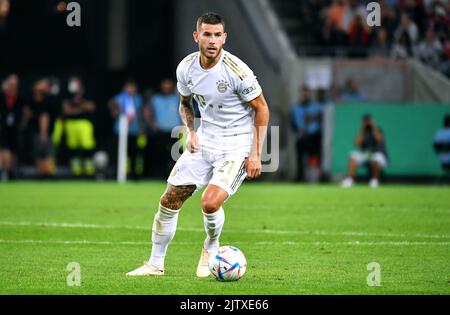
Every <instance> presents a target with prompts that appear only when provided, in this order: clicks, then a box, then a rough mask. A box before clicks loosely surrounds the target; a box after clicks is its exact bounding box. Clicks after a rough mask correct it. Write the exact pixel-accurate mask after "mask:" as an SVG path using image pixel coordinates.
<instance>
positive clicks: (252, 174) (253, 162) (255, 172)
mask: <svg viewBox="0 0 450 315" xmlns="http://www.w3.org/2000/svg"><path fill="white" fill-rule="evenodd" d="M245 170H246V172H247V177H246V178H247V179H253V178H257V177H259V176H260V175H261V158H259V157H257V156H253V155H250V156H249V157H248V158H247V159H246V160H245Z"/></svg>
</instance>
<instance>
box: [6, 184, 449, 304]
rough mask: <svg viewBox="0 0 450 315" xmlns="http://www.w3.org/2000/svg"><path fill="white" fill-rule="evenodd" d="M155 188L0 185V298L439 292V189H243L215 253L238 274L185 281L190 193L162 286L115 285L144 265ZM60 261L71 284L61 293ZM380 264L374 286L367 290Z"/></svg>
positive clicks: (196, 224)
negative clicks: (224, 248)
mask: <svg viewBox="0 0 450 315" xmlns="http://www.w3.org/2000/svg"><path fill="white" fill-rule="evenodd" d="M164 188H165V183H163V182H142V183H127V184H124V185H119V184H116V183H112V182H106V183H94V182H42V183H41V182H16V183H8V184H0V252H1V255H0V294H276V295H277V294H283V295H284V294H450V190H449V189H448V188H447V187H433V186H397V185H395V186H394V185H387V186H381V187H380V188H379V189H375V190H374V189H370V188H368V187H367V186H366V185H359V186H357V187H354V188H352V189H341V188H339V187H337V186H334V185H317V186H315V185H311V186H310V185H296V184H281V183H273V184H271V183H254V182H251V183H245V184H244V185H243V186H241V188H240V189H239V191H238V192H237V194H236V195H235V196H233V197H232V198H231V199H230V200H229V201H227V202H226V204H225V206H224V208H225V213H226V222H225V226H224V229H223V232H222V237H221V244H222V245H225V244H229V245H235V246H237V247H239V248H241V249H242V251H243V252H244V254H245V255H246V257H247V261H248V269H247V273H246V274H245V276H244V277H243V278H242V279H241V280H240V281H237V282H233V283H220V282H217V281H216V280H214V279H213V278H212V277H209V278H206V279H200V278H197V277H196V276H195V270H196V265H197V262H198V259H199V255H200V250H201V246H202V242H203V239H204V236H205V234H204V231H203V219H202V215H201V212H200V206H199V204H200V203H199V199H200V194H197V195H195V196H194V197H192V198H191V199H190V200H188V201H187V203H186V204H185V205H184V207H183V210H182V212H181V214H180V217H179V221H178V228H179V229H178V230H177V233H176V235H175V238H174V240H173V243H172V244H171V246H170V247H169V251H168V256H167V258H166V275H165V276H164V277H157V278H155V277H138V278H135V277H125V273H126V272H128V271H130V270H132V269H134V268H136V267H138V266H140V265H141V264H142V262H143V261H144V260H146V259H148V257H149V253H150V248H151V245H150V240H151V224H152V221H153V216H154V213H155V211H156V206H157V204H158V199H159V196H160V195H161V193H162V192H163V190H164ZM70 262H77V263H78V264H79V265H80V268H81V285H80V286H68V285H67V281H66V279H67V277H68V275H69V273H70V271H68V270H66V268H67V265H68V264H69V263H70ZM371 262H376V263H378V264H379V265H380V274H381V285H380V286H368V284H367V277H368V275H369V273H371V272H372V270H368V268H367V265H368V264H369V263H371Z"/></svg>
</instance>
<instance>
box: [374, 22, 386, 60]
mask: <svg viewBox="0 0 450 315" xmlns="http://www.w3.org/2000/svg"><path fill="white" fill-rule="evenodd" d="M376 36H377V38H376V41H375V43H374V45H373V46H372V48H371V49H370V55H371V56H372V57H389V55H390V46H389V42H388V35H387V31H386V29H385V28H383V27H380V28H379V29H378V32H377V34H376Z"/></svg>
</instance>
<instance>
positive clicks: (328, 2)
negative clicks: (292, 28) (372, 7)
mask: <svg viewBox="0 0 450 315" xmlns="http://www.w3.org/2000/svg"><path fill="white" fill-rule="evenodd" d="M369 2H372V1H358V0H305V1H298V2H296V3H297V5H298V6H299V11H300V15H299V17H298V22H299V25H298V32H299V34H297V35H296V36H298V40H297V42H298V43H299V45H298V46H299V47H298V50H299V51H300V52H303V53H304V54H307V55H311V54H315V55H329V56H338V57H342V56H345V57H376V56H379V57H392V58H397V59H402V58H408V57H414V58H417V59H420V60H421V61H423V62H424V63H426V64H428V65H430V66H431V67H433V68H435V69H437V70H439V71H440V72H442V73H444V74H445V75H447V76H449V77H450V2H449V1H447V0H380V1H377V2H378V3H379V4H380V7H381V26H380V27H369V26H368V24H367V23H366V18H367V15H368V14H369V12H368V11H367V9H366V5H367V3H369ZM302 50H303V51H302Z"/></svg>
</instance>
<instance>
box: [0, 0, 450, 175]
mask: <svg viewBox="0 0 450 315" xmlns="http://www.w3.org/2000/svg"><path fill="white" fill-rule="evenodd" d="M3 2H5V3H6V2H8V1H3ZM353 2H354V3H356V5H355V9H354V10H355V11H358V10H359V11H360V10H362V9H365V4H366V3H368V2H369V1H359V2H358V1H353ZM8 3H9V4H10V5H9V7H10V8H9V10H8V13H7V14H6V15H5V18H4V19H3V20H4V22H3V23H2V28H1V32H0V36H1V42H2V43H4V44H3V45H2V46H3V48H2V50H1V52H0V60H1V61H0V62H1V67H0V76H1V77H2V78H5V77H6V75H8V74H10V73H17V74H18V75H19V77H20V80H21V85H20V93H21V94H22V95H23V96H24V97H26V98H27V97H29V95H30V94H31V86H32V83H33V82H34V81H36V80H37V79H40V78H42V77H50V76H51V77H57V78H58V79H59V80H60V82H61V90H62V91H61V93H63V92H64V89H65V85H66V82H67V80H68V78H69V77H70V76H71V75H73V74H78V75H81V77H82V78H83V80H84V81H85V85H86V90H87V94H88V95H89V96H90V97H91V98H92V99H93V100H94V101H95V102H96V104H97V110H96V112H95V123H94V125H95V136H96V140H97V145H96V150H106V151H107V152H108V154H109V155H110V156H111V157H112V156H115V155H116V152H114V146H113V145H112V144H111V142H112V140H111V139H112V138H113V123H114V121H113V118H112V117H111V115H109V112H108V108H107V106H106V104H107V102H108V100H109V99H110V98H111V97H113V96H114V95H115V94H117V93H118V92H120V89H121V86H122V84H123V82H124V81H125V80H126V79H127V78H130V77H132V78H134V79H135V80H136V81H137V82H138V84H139V88H140V92H141V93H144V92H146V91H147V92H148V91H157V90H158V88H159V82H160V81H161V80H162V79H163V78H174V72H175V67H176V64H177V62H178V61H179V60H180V59H181V58H182V57H183V56H184V55H186V54H187V53H188V52H190V51H193V50H195V49H196V47H195V45H194V43H193V41H192V40H191V33H192V30H193V28H194V24H193V21H194V20H195V17H196V16H198V15H199V14H201V12H204V11H205V10H213V11H218V12H221V14H222V15H223V16H224V18H225V20H226V21H227V22H228V23H227V30H228V32H229V34H230V36H229V40H228V42H227V46H226V48H227V49H229V50H230V51H232V52H234V53H235V54H236V55H238V56H240V57H241V58H242V59H243V60H246V61H247V62H248V63H249V65H250V66H251V67H252V68H253V69H254V71H255V73H257V74H258V76H259V80H260V82H261V84H262V86H263V88H264V91H265V94H266V97H267V99H268V102H269V104H270V107H271V109H272V116H271V125H273V126H280V161H279V169H278V171H277V172H275V173H269V174H265V176H263V178H265V179H276V180H292V179H294V178H293V174H295V172H296V162H295V161H296V152H295V148H294V147H295V134H294V133H293V131H292V128H291V123H290V121H291V112H290V109H291V106H292V104H294V102H295V101H296V100H297V97H298V96H297V94H298V93H297V91H298V88H299V86H301V85H304V84H306V85H308V86H310V87H311V89H312V91H314V90H315V89H317V88H318V87H319V85H320V86H322V85H323V86H324V87H325V88H326V89H327V94H328V97H329V99H330V100H331V101H333V103H334V104H335V105H337V106H334V107H333V110H331V111H325V113H324V116H327V115H330V117H334V116H336V117H337V118H336V119H338V118H339V117H340V116H341V115H342V114H340V112H341V111H343V112H345V113H346V115H347V113H348V115H351V114H353V116H352V117H351V118H347V121H346V122H343V123H339V124H336V123H335V122H336V121H335V119H334V118H330V119H327V117H324V121H326V122H327V123H324V124H323V126H322V128H323V134H324V135H325V134H328V135H329V136H330V137H331V138H330V139H326V137H325V136H324V137H323V142H324V144H323V151H324V157H323V159H322V166H321V169H322V173H323V175H324V176H322V179H325V180H330V179H339V178H341V177H342V176H343V175H344V173H345V166H344V165H343V164H345V163H346V162H345V159H346V158H347V153H346V152H348V149H349V146H350V147H351V143H352V141H353V137H354V135H353V133H354V132H355V131H356V130H357V129H353V130H349V131H346V129H345V128H346V126H351V125H354V126H356V125H358V117H357V116H358V115H360V114H361V113H377V117H378V118H379V121H378V123H379V124H380V125H381V126H383V125H384V124H389V123H390V121H395V120H397V119H400V120H403V118H404V117H408V118H410V119H411V120H413V119H414V118H413V117H414V115H417V118H416V120H417V121H418V122H420V124H415V123H413V122H412V121H411V123H407V121H406V120H404V122H403V124H402V125H401V126H395V128H393V129H392V128H391V129H389V127H388V134H387V136H386V138H387V145H388V153H389V154H390V161H391V162H392V163H390V165H389V167H388V168H387V169H386V172H385V175H387V177H386V178H387V179H389V178H397V179H400V178H404V176H405V175H407V176H408V178H409V179H413V178H414V179H417V178H420V179H425V178H428V179H430V178H433V176H442V175H443V174H444V173H443V171H441V168H440V165H439V161H438V160H437V158H436V155H435V153H434V149H433V147H432V141H433V140H432V137H433V132H434V131H436V130H437V129H439V128H440V127H441V126H442V120H443V117H444V115H445V114H446V113H447V112H448V108H449V107H448V105H449V98H450V96H449V92H448V91H449V80H448V78H446V76H445V74H443V73H441V72H439V71H437V70H436V69H432V67H430V66H427V65H424V63H422V62H420V61H419V60H417V59H415V58H390V57H389V56H387V57H386V56H380V55H374V54H373V53H372V52H373V51H374V49H375V48H376V47H377V42H376V36H377V35H376V34H377V32H379V29H380V28H383V27H385V26H384V25H383V24H382V26H381V27H376V26H375V27H371V28H370V29H369V32H370V33H369V35H370V41H369V42H368V43H367V44H352V43H350V42H349V41H347V42H345V41H342V42H336V43H334V42H327V43H324V39H323V36H322V35H321V33H320V32H321V31H322V29H321V28H324V27H325V26H324V25H325V23H326V22H325V21H326V19H327V17H326V14H325V13H324V12H326V10H327V9H330V8H331V6H332V1H275V0H273V1H247V2H245V1H228V2H227V3H225V2H220V1H201V0H198V1H194V2H193V3H190V2H189V3H188V2H186V1H154V2H126V1H119V0H112V1H103V0H99V1H79V3H80V5H81V8H82V15H81V17H82V25H81V27H69V26H67V25H66V17H67V14H68V13H69V12H68V11H65V6H64V4H65V2H64V1H52V0H46V1H44V0H42V1H33V2H29V1H20V0H17V1H10V2H8ZM381 4H382V21H381V22H382V23H385V20H386V21H388V20H387V17H386V18H385V15H387V14H384V13H383V12H386V10H387V9H386V8H389V9H390V10H393V11H394V14H395V17H394V18H393V21H390V23H391V24H393V25H394V26H393V27H392V26H391V27H390V28H388V27H385V28H387V29H388V30H394V31H395V29H396V27H397V26H398V25H399V23H400V15H401V13H402V12H413V13H415V12H420V10H419V9H418V8H419V6H420V8H422V10H423V11H424V12H423V15H425V17H422V16H421V15H419V14H415V15H413V17H416V16H418V17H419V18H421V19H422V20H424V19H425V21H428V22H422V20H420V21H417V24H418V25H419V26H420V25H421V24H424V23H430V22H429V21H430V20H431V19H432V18H433V17H434V13H433V12H434V11H433V10H434V9H435V7H436V6H437V5H436V4H435V3H434V2H433V1H425V2H424V1H382V2H381ZM442 8H445V9H447V10H448V4H447V5H446V6H445V5H442ZM313 9H314V10H313ZM316 10H319V11H320V12H321V13H320V14H317V13H314V14H308V13H310V12H312V11H316ZM367 13H368V11H366V14H367ZM314 19H316V20H314ZM386 23H387V22H386ZM420 23H421V24H420ZM427 25H428V24H427ZM310 29H311V32H316V33H317V34H316V36H312V35H311V32H310V31H309V30H310ZM447 31H448V30H447ZM446 34H447V36H448V32H447V33H446ZM420 36H422V37H420V38H423V31H422V30H421V33H420ZM391 37H393V35H392V34H391ZM394 42H395V40H394V39H392V44H391V45H392V46H393V44H394ZM419 42H420V39H418V40H417V43H419ZM444 44H447V45H448V37H447V38H446V42H444ZM444 48H445V49H447V47H445V46H444ZM31 52H32V53H31ZM445 58H448V54H447V55H446V54H445V51H443V53H442V62H443V64H445V62H447V63H448V59H447V60H446V59H445ZM349 77H352V78H355V80H356V81H357V84H358V86H359V89H360V91H361V93H362V94H363V95H365V99H364V101H363V102H359V104H358V106H353V107H352V106H347V105H346V104H344V103H345V102H342V101H340V100H339V99H338V98H336V97H334V95H335V94H336V93H338V92H336V91H335V88H336V86H339V85H340V86H343V85H344V84H345V80H346V79H347V78H349ZM394 103H395V104H394ZM377 104H378V105H383V104H384V105H386V106H377ZM390 104H392V105H393V106H388V105H390ZM353 105H354V104H353ZM403 105H404V106H403ZM411 105H413V106H411ZM436 105H438V106H437V107H436ZM352 108H353V109H352ZM381 108H383V109H381ZM410 113H411V115H412V116H411V115H410ZM400 134H402V135H408V137H410V138H411V139H415V141H407V140H406V139H405V137H404V136H402V135H400ZM62 146H64V143H63V144H62ZM63 149H64V148H60V152H62V151H64V150H63ZM27 152H29V150H26V149H24V151H23V152H22V153H24V154H23V156H22V162H23V163H22V165H23V166H30V165H32V164H33V157H32V156H31V155H30V154H29V153H28V154H26V153H27ZM405 152H414V155H413V156H414V161H412V159H411V155H410V154H405ZM58 164H59V168H58V169H59V171H60V172H59V173H63V172H61V170H63V169H64V167H65V166H67V159H65V158H64V156H62V155H61V156H60V159H59V161H58ZM114 169H115V166H114V165H110V170H111V174H112V173H113V170H114ZM27 174H29V176H32V175H33V172H28V173H27ZM25 177H26V176H25ZM110 177H112V178H113V176H110Z"/></svg>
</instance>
